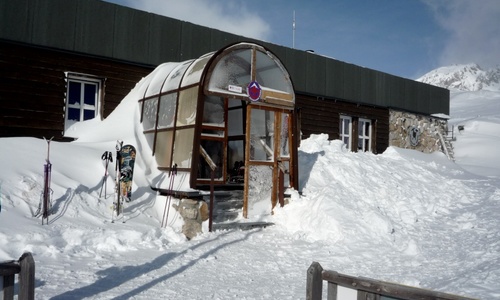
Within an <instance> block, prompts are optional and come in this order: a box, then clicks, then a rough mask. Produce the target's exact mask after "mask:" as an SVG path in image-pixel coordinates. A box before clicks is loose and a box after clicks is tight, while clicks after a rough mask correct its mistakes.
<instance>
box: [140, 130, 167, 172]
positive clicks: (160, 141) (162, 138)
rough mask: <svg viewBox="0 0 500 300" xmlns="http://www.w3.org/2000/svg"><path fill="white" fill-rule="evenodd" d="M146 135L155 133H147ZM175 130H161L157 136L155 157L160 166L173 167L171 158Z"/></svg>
mask: <svg viewBox="0 0 500 300" xmlns="http://www.w3.org/2000/svg"><path fill="white" fill-rule="evenodd" d="M146 136H151V137H152V138H153V137H154V135H153V134H152V133H151V134H146ZM173 136H174V135H173V131H159V132H158V135H157V137H156V149H155V158H156V162H157V163H158V166H159V167H167V168H168V167H171V165H170V159H171V158H172V137H173Z"/></svg>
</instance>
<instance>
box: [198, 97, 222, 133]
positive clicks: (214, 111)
mask: <svg viewBox="0 0 500 300" xmlns="http://www.w3.org/2000/svg"><path fill="white" fill-rule="evenodd" d="M203 124H210V125H214V126H221V127H224V99H223V98H221V97H216V96H205V103H204V105H203Z"/></svg>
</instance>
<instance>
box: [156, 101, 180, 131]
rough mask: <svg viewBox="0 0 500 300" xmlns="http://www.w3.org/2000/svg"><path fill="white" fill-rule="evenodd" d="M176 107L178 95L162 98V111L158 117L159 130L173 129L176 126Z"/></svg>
mask: <svg viewBox="0 0 500 300" xmlns="http://www.w3.org/2000/svg"><path fill="white" fill-rule="evenodd" d="M176 107H177V93H172V94H168V95H163V96H161V98H160V111H159V115H158V128H171V127H173V126H174V120H175V109H176Z"/></svg>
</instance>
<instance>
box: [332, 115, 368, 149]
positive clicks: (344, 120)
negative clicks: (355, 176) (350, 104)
mask: <svg viewBox="0 0 500 300" xmlns="http://www.w3.org/2000/svg"><path fill="white" fill-rule="evenodd" d="M339 131H340V133H339V138H340V140H341V141H342V142H344V144H345V145H346V147H347V149H349V150H353V151H370V152H371V151H372V121H371V120H369V119H363V118H358V117H351V116H340V125H339ZM356 144H357V148H356Z"/></svg>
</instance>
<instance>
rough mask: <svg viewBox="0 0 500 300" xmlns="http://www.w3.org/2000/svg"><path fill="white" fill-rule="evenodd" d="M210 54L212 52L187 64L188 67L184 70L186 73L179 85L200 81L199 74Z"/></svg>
mask: <svg viewBox="0 0 500 300" xmlns="http://www.w3.org/2000/svg"><path fill="white" fill-rule="evenodd" d="M212 55H213V53H209V54H206V55H204V56H202V57H200V58H199V59H197V60H196V61H195V62H194V63H192V64H191V66H189V69H187V71H186V75H184V79H182V84H181V87H184V86H188V85H191V84H195V83H199V82H200V77H201V74H202V73H203V70H204V69H205V66H206V64H207V62H208V60H209V59H210V58H211V57H212Z"/></svg>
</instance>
